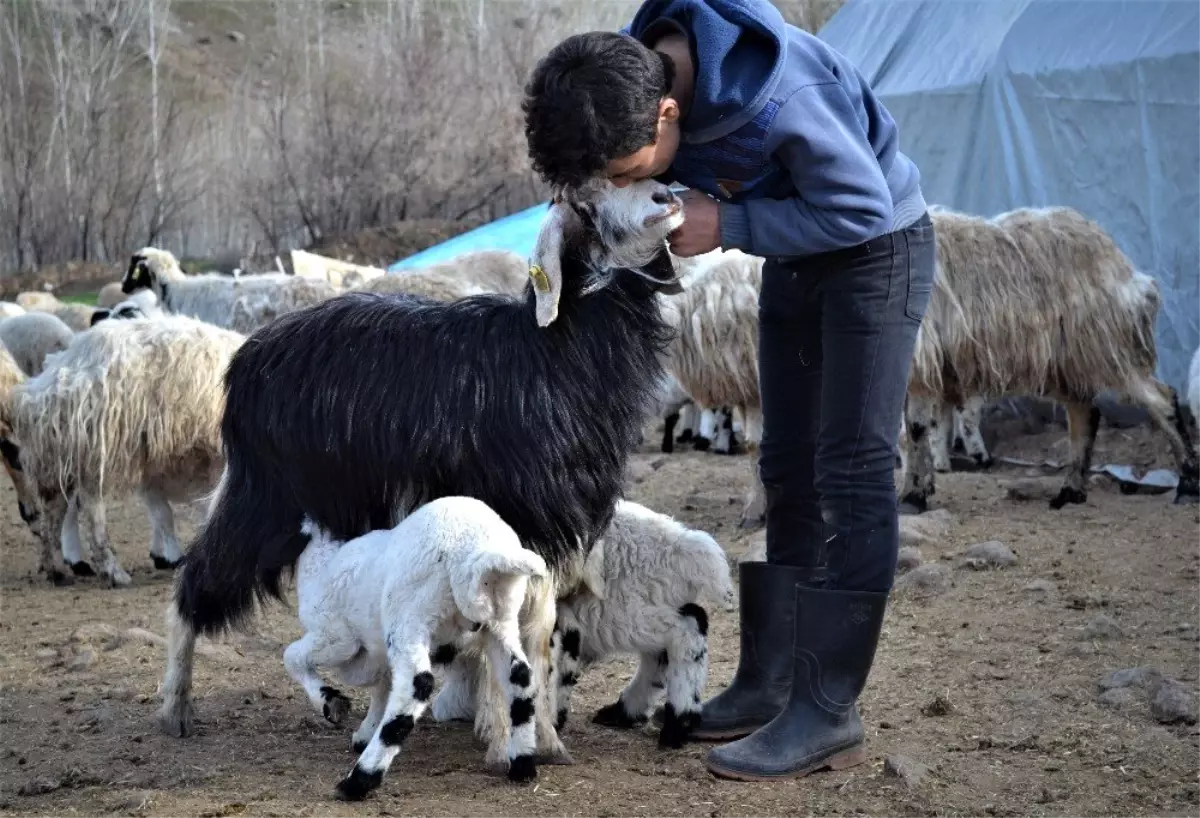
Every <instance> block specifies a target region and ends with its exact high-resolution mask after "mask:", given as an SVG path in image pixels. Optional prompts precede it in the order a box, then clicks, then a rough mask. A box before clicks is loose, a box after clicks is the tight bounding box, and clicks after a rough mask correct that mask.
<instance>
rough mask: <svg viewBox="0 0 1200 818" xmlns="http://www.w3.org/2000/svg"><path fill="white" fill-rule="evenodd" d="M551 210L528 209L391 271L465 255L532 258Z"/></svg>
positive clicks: (543, 206) (398, 264) (416, 256)
mask: <svg viewBox="0 0 1200 818" xmlns="http://www.w3.org/2000/svg"><path fill="white" fill-rule="evenodd" d="M549 208H550V204H549V203H548V202H543V203H542V204H539V205H534V206H533V207H530V208H527V209H525V210H522V211H520V212H519V213H513V214H512V215H511V216H505V217H504V218H503V219H497V220H496V221H494V222H489V223H487V224H485V225H481V226H480V227H476V228H475V229H474V230H468V231H467V232H466V233H460V234H458V235H457V236H455V237H453V238H451V239H447V240H446V241H444V242H442V243H441V244H435V245H434V246H433V247H428V248H426V249H424V250H422V251H421V252H419V253H415V254H413V255H411V256H409V257H408V258H405V259H401V260H400V261H397V262H396V263H395V264H393V265H391V266H390V267H388V268H387V269H388V272H389V273H394V272H399V271H401V270H410V269H412V268H414V267H424V266H425V265H427V264H437V263H439V262H442V261H448V260H450V259H452V258H454V257H455V256H457V255H460V254H462V253H469V252H472V251H475V250H511V251H512V252H514V253H516V254H517V255H519V256H521V257H522V258H529V256H530V255H531V254H532V253H533V245H534V242H536V241H537V235H538V230H539V229H540V228H541V226H542V219H543V218H544V217H545V215H546V211H547V210H548V209H549Z"/></svg>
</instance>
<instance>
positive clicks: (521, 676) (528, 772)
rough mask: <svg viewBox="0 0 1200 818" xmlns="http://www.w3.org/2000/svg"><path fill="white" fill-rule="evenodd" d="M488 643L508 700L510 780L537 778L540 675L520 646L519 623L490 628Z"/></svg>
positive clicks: (489, 656)
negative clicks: (535, 757) (534, 669)
mask: <svg viewBox="0 0 1200 818" xmlns="http://www.w3.org/2000/svg"><path fill="white" fill-rule="evenodd" d="M485 647H486V649H487V655H488V664H489V665H490V666H491V669H492V675H493V677H494V678H495V680H496V683H497V684H499V685H500V687H501V689H503V690H504V694H505V699H506V701H507V703H508V720H509V725H510V727H509V736H508V748H507V750H508V757H507V766H508V780H509V781H531V780H533V779H534V778H537V763H536V762H535V761H534V755H535V753H536V750H537V729H536V727H535V724H534V715H535V713H536V712H537V706H536V704H535V703H534V700H535V698H536V697H537V687H538V685H537V677H536V676H534V675H533V670H532V668H530V666H529V662H528V660H527V659H526V657H525V651H524V650H523V649H522V648H521V634H520V630H519V628H518V627H517V625H516V623H508V622H506V623H503V624H502V625H501V627H499V628H497V629H496V630H495V631H489V632H488V636H487V641H486V644H485Z"/></svg>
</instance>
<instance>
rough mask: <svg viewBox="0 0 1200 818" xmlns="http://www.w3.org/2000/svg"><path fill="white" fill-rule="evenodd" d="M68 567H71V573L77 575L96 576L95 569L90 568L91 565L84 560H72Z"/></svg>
mask: <svg viewBox="0 0 1200 818" xmlns="http://www.w3.org/2000/svg"><path fill="white" fill-rule="evenodd" d="M70 568H71V573H72V574H74V575H75V576H77V577H94V576H96V569H94V568H92V566H91V565H89V564H88V563H87V562H84V561H83V560H80V561H79V562H72V563H71V564H70Z"/></svg>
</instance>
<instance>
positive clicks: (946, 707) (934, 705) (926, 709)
mask: <svg viewBox="0 0 1200 818" xmlns="http://www.w3.org/2000/svg"><path fill="white" fill-rule="evenodd" d="M953 712H954V704H953V703H952V702H951V701H950V699H948V698H946V697H945V696H943V695H942V694H941V693H939V694H937V695H936V696H934V697H933V698H932V699H930V700H929V701H928V702H926V703H925V704H924V705H923V706H922V707H921V715H923V716H934V717H936V716H949V715H950V714H951V713H953Z"/></svg>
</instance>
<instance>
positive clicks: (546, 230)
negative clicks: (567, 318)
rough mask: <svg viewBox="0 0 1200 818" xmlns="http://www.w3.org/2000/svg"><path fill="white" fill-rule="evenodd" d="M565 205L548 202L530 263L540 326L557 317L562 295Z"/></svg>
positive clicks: (535, 305) (530, 273)
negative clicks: (548, 206) (548, 208)
mask: <svg viewBox="0 0 1200 818" xmlns="http://www.w3.org/2000/svg"><path fill="white" fill-rule="evenodd" d="M567 209H568V208H567V205H565V204H559V203H555V204H552V205H551V206H550V210H549V212H548V213H547V214H546V218H545V220H544V221H543V222H542V229H541V231H540V232H539V233H538V237H537V244H536V245H535V246H534V248H533V258H532V259H530V263H529V277H530V278H531V279H533V290H534V296H535V299H536V300H535V302H534V312H535V315H536V317H537V322H538V326H539V327H548V326H550V324H552V323H553V322H554V319H555V318H557V317H558V299H559V297H560V296H561V295H562V248H563V230H564V228H565V216H566V211H567Z"/></svg>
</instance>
